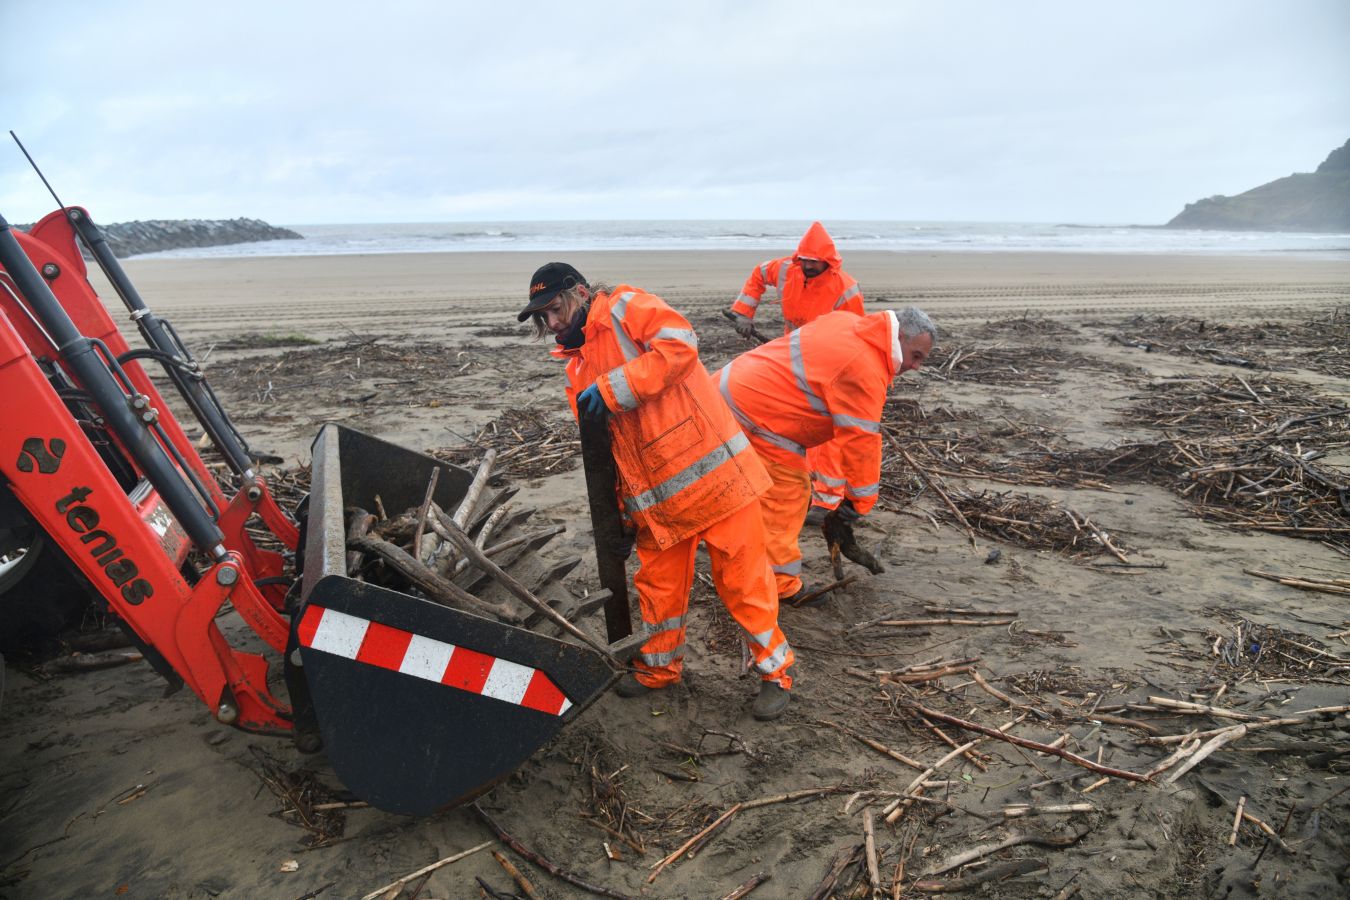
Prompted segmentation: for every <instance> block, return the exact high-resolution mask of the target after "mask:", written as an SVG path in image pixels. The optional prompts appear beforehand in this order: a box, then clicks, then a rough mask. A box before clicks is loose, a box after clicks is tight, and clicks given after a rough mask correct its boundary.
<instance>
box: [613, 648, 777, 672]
mask: <svg viewBox="0 0 1350 900" xmlns="http://www.w3.org/2000/svg"><path fill="white" fill-rule="evenodd" d="M683 651H684V644H681V645H680V646H678V647H676V648H675V649H674V650H667V651H666V652H665V653H639V654H638V659H640V660H642V662H643V664H645V665H648V666H653V667H655V666H668V665H670V664H671V663H673V662H674V661H675V660H677V659H684V652H683ZM769 671H773V670H772V669H770V670H769Z"/></svg>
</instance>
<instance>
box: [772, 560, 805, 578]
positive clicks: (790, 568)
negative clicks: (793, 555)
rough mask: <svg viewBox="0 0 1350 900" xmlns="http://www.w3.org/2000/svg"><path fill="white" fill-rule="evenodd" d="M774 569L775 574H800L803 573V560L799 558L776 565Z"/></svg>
mask: <svg viewBox="0 0 1350 900" xmlns="http://www.w3.org/2000/svg"><path fill="white" fill-rule="evenodd" d="M773 571H774V574H775V575H800V574H802V561H801V560H800V559H798V560H797V561H796V562H790V563H784V564H783V565H781V566H774V567H773Z"/></svg>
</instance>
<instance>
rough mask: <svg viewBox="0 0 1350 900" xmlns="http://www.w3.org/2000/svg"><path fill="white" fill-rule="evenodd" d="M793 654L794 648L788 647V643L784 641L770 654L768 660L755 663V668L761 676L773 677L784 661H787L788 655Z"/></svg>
mask: <svg viewBox="0 0 1350 900" xmlns="http://www.w3.org/2000/svg"><path fill="white" fill-rule="evenodd" d="M791 652H792V648H791V647H789V646H788V642H787V641H783V643H781V644H779V645H778V646H777V647H776V648H774V651H773V652H772V653H770V654H769V655H768V657H767V658H766V659H764V660H763V661H761V662H757V663H755V668H756V669H758V670H759V674H761V675H772V674H773V673H774V672H775V671H777V670H778V668H779V667H780V666H781V665H783V660H785V659H787V655H788V654H789V653H791Z"/></svg>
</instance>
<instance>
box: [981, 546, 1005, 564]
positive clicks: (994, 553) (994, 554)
mask: <svg viewBox="0 0 1350 900" xmlns="http://www.w3.org/2000/svg"><path fill="white" fill-rule="evenodd" d="M1001 556H1003V551H1002V550H1000V549H998V548H997V547H995V548H994V549H993V550H990V551H989V555H988V556H986V557H985V558H984V564H985V565H986V566H992V565H993V564H994V563H996V562H998V561H999V557H1001Z"/></svg>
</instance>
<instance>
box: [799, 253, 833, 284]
mask: <svg viewBox="0 0 1350 900" xmlns="http://www.w3.org/2000/svg"><path fill="white" fill-rule="evenodd" d="M801 264H802V274H803V275H805V276H806V277H807V279H808V280H810V279H812V278H815V277H816V276H817V275H819V274H820V273H821V272H824V271H825V270H826V269H828V268H829V266H828V265H826V264H825V261H824V260H822V259H812V258H811V257H809V256H803V257H802V258H801Z"/></svg>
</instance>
